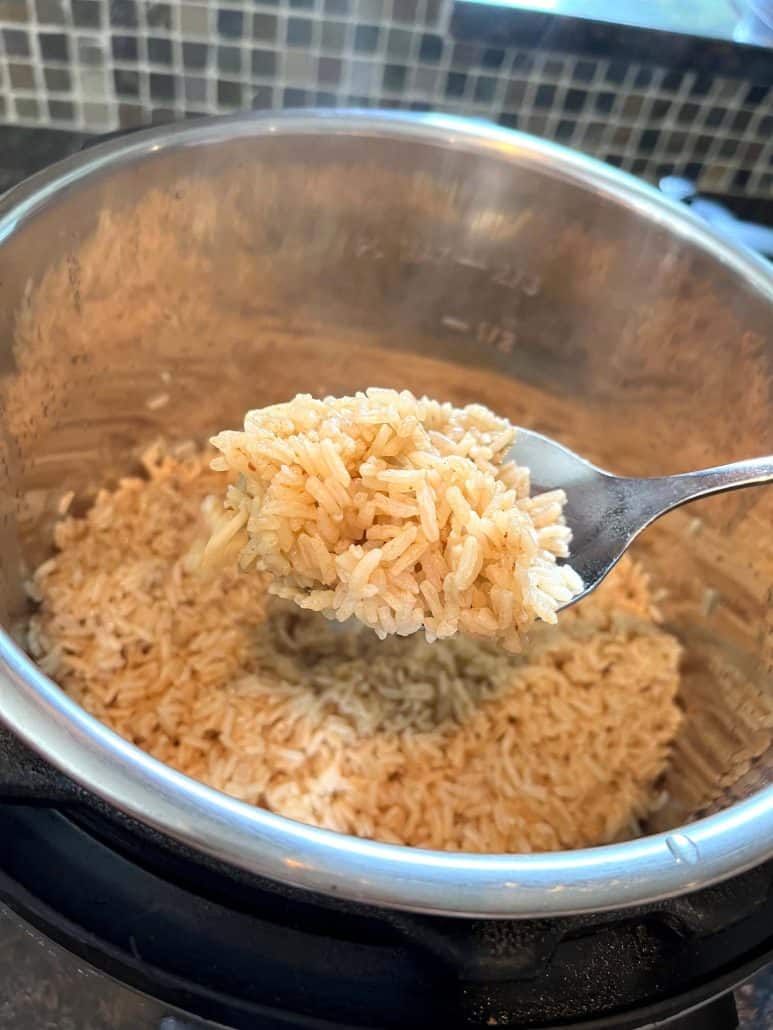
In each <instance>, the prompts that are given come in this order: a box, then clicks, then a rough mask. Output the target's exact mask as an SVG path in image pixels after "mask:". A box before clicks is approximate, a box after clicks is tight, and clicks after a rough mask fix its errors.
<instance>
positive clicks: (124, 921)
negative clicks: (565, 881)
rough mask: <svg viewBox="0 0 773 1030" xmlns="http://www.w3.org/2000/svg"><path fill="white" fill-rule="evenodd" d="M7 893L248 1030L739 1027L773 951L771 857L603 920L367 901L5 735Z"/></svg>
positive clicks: (2, 874)
mask: <svg viewBox="0 0 773 1030" xmlns="http://www.w3.org/2000/svg"><path fill="white" fill-rule="evenodd" d="M0 900H2V901H3V902H5V903H6V904H8V905H9V906H10V907H11V908H13V909H14V910H15V911H17V912H18V914H19V915H20V916H22V917H23V918H25V919H27V920H28V921H29V922H31V923H32V924H33V925H35V926H37V927H38V928H39V929H40V930H42V931H43V932H44V933H46V934H48V935H49V936H50V937H51V938H52V939H54V940H56V941H58V942H59V943H61V944H62V945H64V946H65V947H67V948H68V949H70V950H71V951H72V952H74V953H75V954H77V955H80V956H81V957H82V958H84V959H86V960H87V961H89V962H91V963H92V964H93V965H95V966H97V967H98V968H100V969H102V970H104V971H105V972H107V973H108V974H110V975H112V976H114V977H115V978H117V979H118V980H120V981H122V982H124V983H126V984H128V985H130V986H133V987H136V988H138V989H139V990H142V991H144V992H146V993H147V994H150V995H153V996H155V997H157V998H160V999H162V1000H164V1001H166V1002H168V1003H169V1004H174V1005H176V1006H178V1007H179V1008H182V1009H183V1010H185V1011H188V1012H191V1013H194V1014H196V1015H199V1016H201V1017H203V1018H206V1019H211V1020H215V1021H217V1022H219V1023H223V1024H226V1025H227V1026H232V1027H238V1028H244V1030H263V1028H266V1030H268V1028H280V1027H288V1028H290V1027H292V1028H295V1027H297V1028H301V1027H304V1028H319V1030H322V1028H343V1030H345V1028H364V1027H370V1028H378V1030H387V1028H397V1027H399V1028H400V1030H414V1028H415V1030H434V1028H436V1027H437V1028H441V1027H442V1028H452V1027H475V1026H510V1027H521V1028H534V1030H536V1028H540V1030H546V1028H558V1027H583V1028H586V1030H591V1028H593V1030H602V1028H607V1030H629V1028H630V1030H633V1028H635V1027H645V1026H653V1025H661V1026H669V1027H673V1028H674V1030H676V1028H679V1030H692V1028H695V1030H698V1028H700V1030H731V1028H733V1027H736V1026H737V1019H736V1014H735V1007H734V1004H733V1000H732V995H730V994H728V993H726V992H728V991H730V990H731V989H732V988H733V987H734V986H736V985H737V984H738V983H740V982H742V981H743V980H744V979H746V978H747V977H749V976H750V975H752V974H753V973H754V972H755V971H756V970H758V969H759V968H761V967H762V966H763V965H764V964H765V963H766V962H767V961H769V960H770V958H771V957H773V862H768V863H765V864H764V865H761V866H758V867H757V868H754V869H751V870H749V871H747V872H745V873H743V874H741V875H738V876H735V877H733V878H731V879H729V880H726V881H725V882H723V883H720V884H717V885H715V886H713V887H709V888H705V889H703V890H700V891H696V892H694V893H688V894H684V895H681V896H678V897H675V898H671V899H667V900H664V901H661V902H659V903H657V904H651V905H646V906H639V907H636V908H630V909H624V910H616V911H610V912H600V913H595V914H591V915H588V914H584V915H578V916H568V917H561V918H546V919H513V920H508V919H461V918H451V917H439V916H429V915H422V914H418V913H410V912H402V911H397V910H390V909H383V908H375V907H373V906H367V905H362V904H358V903H356V902H352V901H347V900H344V899H337V898H336V897H335V896H324V897H323V896H321V895H318V894H312V893H310V892H306V891H301V890H298V889H295V888H290V887H285V886H283V885H281V884H278V883H274V882H270V881H267V880H264V879H260V878H258V877H255V876H251V875H248V874H246V873H243V872H241V871H239V870H238V869H235V868H234V867H232V866H229V865H226V864H224V863H222V862H219V861H217V860H215V859H213V858H211V857H209V856H206V855H204V854H202V853H199V852H196V851H193V850H192V849H190V848H188V847H187V846H184V845H181V844H179V843H177V842H175V841H172V840H170V839H168V838H166V837H163V836H161V835H160V834H157V833H155V832H154V831H153V830H151V829H150V828H148V827H147V826H145V825H143V824H140V823H138V822H136V821H134V820H132V819H130V818H128V817H126V816H124V815H122V814H121V813H120V812H118V811H116V810H115V809H113V808H111V807H110V806H109V805H107V804H105V803H104V802H102V801H101V800H100V799H98V798H96V797H95V796H93V795H91V794H89V793H88V792H87V791H85V790H83V789H82V788H80V787H78V786H77V785H76V784H74V783H72V782H71V781H69V780H67V778H66V777H64V776H62V775H61V774H60V773H58V772H57V771H56V770H54V769H53V768H51V767H50V766H48V765H47V764H46V763H45V762H43V761H42V760H41V759H39V758H38V757H37V756H36V755H34V754H33V753H32V752H31V751H29V750H28V749H27V748H26V747H25V746H24V745H23V744H21V743H20V742H19V741H18V740H17V739H16V738H14V737H13V736H12V735H11V734H9V733H8V732H7V731H5V730H3V731H1V732H0ZM452 904H453V899H452V898H449V906H451V905H452ZM664 1021H665V1022H664Z"/></svg>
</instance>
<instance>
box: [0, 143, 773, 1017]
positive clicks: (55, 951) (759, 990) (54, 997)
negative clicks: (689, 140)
mask: <svg viewBox="0 0 773 1030" xmlns="http://www.w3.org/2000/svg"><path fill="white" fill-rule="evenodd" d="M90 138H93V137H88V136H86V135H84V134H81V133H74V132H66V131H59V130H53V129H31V128H22V127H15V126H0V192H2V191H4V190H6V189H9V188H10V187H11V186H13V185H14V184H15V183H16V182H18V181H19V180H21V179H23V178H24V177H25V176H27V175H31V174H33V173H34V172H36V171H38V170H40V169H41V168H44V167H45V166H47V165H49V164H51V163H52V162H54V161H57V160H59V159H61V158H63V157H66V156H67V155H68V154H71V153H74V152H77V151H78V150H80V149H81V147H82V146H83V145H84V143H85V142H86V141H88V140H89V139H90ZM720 199H726V198H720ZM729 206H731V207H734V209H735V211H736V214H738V215H740V216H741V217H743V218H746V219H748V220H755V221H759V222H763V223H769V222H770V221H771V212H770V209H769V208H770V205H769V204H767V203H762V202H761V204H760V206H758V207H756V208H755V207H754V203H753V201H751V200H749V199H748V198H747V199H746V200H745V202H744V206H743V207H742V208H740V209H739V208H738V207H737V206H734V205H733V204H732V203H731V204H730V205H729ZM736 1001H737V1005H738V1010H739V1016H740V1026H741V1028H742V1030H771V1028H773V967H768V969H767V970H766V971H765V972H763V973H761V974H759V975H758V976H757V977H756V978H755V979H754V980H753V981H752V982H750V983H748V984H746V985H745V986H743V987H741V988H739V989H738V991H737V992H736ZM207 1025H209V1026H212V1025H213V1024H207ZM696 1025H700V1024H696ZM204 1026H205V1024H203V1023H201V1022H200V1021H198V1020H195V1019H192V1018H191V1017H188V1016H185V1015H183V1014H182V1013H179V1012H175V1011H174V1010H172V1009H171V1008H169V1007H168V1006H165V1005H162V1004H161V1003H159V1002H156V1001H154V1000H151V999H147V998H144V997H142V996H140V995H138V994H136V993H135V992H133V991H131V990H129V989H127V988H125V987H122V986H119V985H118V984H116V983H115V982H114V981H112V980H110V979H109V978H107V977H105V976H103V975H101V974H98V973H96V971H95V970H94V969H92V968H91V967H90V966H88V965H87V964H86V963H85V962H83V961H81V960H80V959H76V958H74V957H73V956H71V955H69V954H68V953H67V952H65V951H64V950H63V949H62V948H60V947H59V946H58V945H56V944H53V943H52V942H50V941H48V940H46V939H45V938H43V937H41V936H40V934H38V933H37V931H34V930H32V929H31V928H30V927H28V926H27V925H26V924H25V923H23V922H21V921H20V920H19V919H18V917H17V916H16V915H15V914H13V913H11V912H10V911H9V910H8V909H6V908H5V907H4V906H3V905H2V904H0V1030H156V1028H157V1030H199V1028H202V1027H204Z"/></svg>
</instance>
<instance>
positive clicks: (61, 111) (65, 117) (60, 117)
mask: <svg viewBox="0 0 773 1030" xmlns="http://www.w3.org/2000/svg"><path fill="white" fill-rule="evenodd" d="M48 113H49V115H50V116H51V120H52V121H54V122H71V121H72V120H73V119H74V118H75V105H74V104H73V102H72V101H71V100H53V99H51V98H49V101H48Z"/></svg>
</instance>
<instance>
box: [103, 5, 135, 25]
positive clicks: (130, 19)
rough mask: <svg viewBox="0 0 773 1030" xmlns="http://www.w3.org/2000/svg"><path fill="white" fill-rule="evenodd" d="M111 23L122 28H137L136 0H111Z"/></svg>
mask: <svg viewBox="0 0 773 1030" xmlns="http://www.w3.org/2000/svg"><path fill="white" fill-rule="evenodd" d="M108 9H109V11H110V24H111V25H115V26H116V27H117V28H122V29H136V28H137V24H138V22H137V4H136V3H135V0H110V5H109V8H108Z"/></svg>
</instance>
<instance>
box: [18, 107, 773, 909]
mask: <svg viewBox="0 0 773 1030" xmlns="http://www.w3.org/2000/svg"><path fill="white" fill-rule="evenodd" d="M0 282H1V288H2V295H3V304H2V310H1V311H0V324H1V328H2V349H1V351H0V390H1V391H2V403H3V426H2V432H3V437H2V445H1V447H0V475H1V476H2V481H3V493H2V509H1V511H0V518H2V536H1V537H0V553H1V554H2V609H3V611H2V615H3V620H4V625H5V628H6V630H7V633H6V634H4V635H3V637H2V642H0V659H1V660H0V716H2V719H3V720H4V721H5V722H6V723H7V725H8V726H9V727H10V728H11V729H12V730H13V731H14V732H15V733H17V734H18V735H19V736H20V737H22V738H23V739H24V740H25V741H26V742H27V743H28V744H30V745H31V746H32V747H33V748H35V749H36V750H37V751H38V752H40V754H41V755H43V756H44V757H45V758H46V759H47V760H49V761H50V762H51V763H53V764H54V765H55V766H57V767H58V768H59V769H61V770H63V771H64V772H65V773H67V774H68V775H69V776H71V777H72V778H73V779H75V780H76V781H78V782H79V783H80V784H82V785H84V786H85V787H87V788H88V789H90V790H91V791H93V792H94V793H95V794H97V795H99V796H100V797H102V798H103V799H105V800H107V801H108V802H110V803H112V804H113V805H115V806H117V807H118V808H119V809H121V810H123V811H124V812H127V813H129V814H131V815H132V816H134V817H136V818H137V819H139V820H141V821H143V822H144V823H146V824H150V825H152V826H153V827H156V828H158V829H159V830H162V831H164V832H165V833H167V834H168V835H170V836H171V837H173V838H176V839H178V840H180V841H184V842H187V843H188V844H190V845H192V846H194V847H196V848H199V849H201V850H203V851H205V852H207V853H209V854H211V855H215V856H217V857H219V858H220V859H223V860H226V861H228V862H230V863H232V864H234V865H235V866H238V867H242V868H244V869H247V870H250V871H253V872H256V873H260V874H263V875H266V876H268V877H271V878H274V879H276V880H281V881H285V882H287V883H291V884H294V885H297V886H301V887H307V888H312V889H315V890H319V891H322V892H327V893H331V892H335V893H336V894H337V895H339V896H344V897H349V898H355V899H360V900H363V901H368V902H371V903H375V904H380V905H387V906H396V907H403V908H410V909H414V910H422V911H432V912H444V913H456V914H461V915H481V916H506V915H508V916H535V915H540V916H543V915H550V914H561V913H573V912H580V911H587V910H598V909H604V908H611V907H618V906H624V905H628V904H634V903H640V902H645V901H650V900H654V899H657V898H662V897H666V896H669V895H673V894H677V893H680V892H683V891H687V890H690V889H693V888H696V887H699V886H702V885H705V884H708V883H710V882H713V881H716V880H718V879H722V878H725V877H728V876H730V875H732V874H733V873H735V872H740V871H741V870H743V869H745V868H748V867H750V866H752V865H754V864H756V863H758V862H760V861H762V860H763V859H765V858H766V857H768V856H770V855H771V854H773V786H770V785H767V784H769V782H770V780H771V778H772V777H771V767H772V766H773V758H772V755H773V751H772V750H771V739H772V738H773V690H771V679H770V673H771V654H772V647H771V645H772V644H773V632H771V629H772V626H771V583H772V582H773V580H772V578H771V569H772V568H773V539H771V532H770V527H771V521H772V520H771V515H772V514H773V503H771V502H772V501H773V498H772V497H771V491H764V490H757V491H750V492H740V493H736V494H732V495H728V496H726V497H719V498H714V499H710V500H706V501H704V502H701V503H700V504H698V505H695V506H692V507H690V508H689V509H685V510H683V511H679V512H675V513H673V514H672V515H670V516H668V517H667V518H666V519H665V520H664V521H663V522H662V523H660V524H659V525H658V526H657V527H655V528H654V529H653V530H651V531H650V532H649V533H648V534H647V535H646V536H645V537H644V539H643V541H642V544H641V547H640V548H639V554H640V556H641V557H642V558H643V560H645V561H646V562H647V564H648V566H649V567H650V568H651V570H652V572H653V574H654V575H656V576H657V579H658V583H659V584H661V585H662V586H663V588H664V590H665V595H664V596H663V597H662V601H661V605H662V609H663V611H664V614H665V617H666V622H667V625H668V626H669V628H671V629H672V630H673V632H674V633H676V634H677V635H678V636H679V637H680V639H681V640H682V642H683V644H684V648H685V661H684V686H683V703H684V706H685V710H686V713H687V718H686V720H685V729H684V731H683V732H682V733H681V734H680V737H679V739H678V740H677V742H676V744H675V748H674V759H673V763H672V768H671V770H670V772H669V774H668V776H667V777H666V780H665V783H664V789H665V791H666V793H665V795H664V796H665V797H666V798H667V801H666V803H665V804H664V805H663V806H662V807H661V809H660V810H659V811H658V812H657V813H656V814H655V815H654V816H653V818H652V820H651V823H650V826H649V828H648V829H649V831H650V835H649V836H645V837H642V838H640V839H637V840H632V841H628V842H624V843H619V844H614V845H609V846H605V847H601V848H595V849H591V850H583V851H576V852H571V853H562V854H543V855H526V856H479V855H462V854H447V853H440V852H426V851H418V850H412V849H409V848H401V847H395V846H389V845H382V844H377V843H374V842H371V841H365V840H359V839H355V838H351V837H346V836H343V835H338V834H335V833H330V832H327V831H323V830H317V829H314V828H311V827H308V826H304V825H300V824H298V823H294V822H292V821H290V820H288V819H284V818H281V817H279V816H275V815H273V814H270V813H268V812H265V811H262V810H259V809H253V808H250V807H248V806H247V805H245V804H242V803H240V802H237V801H234V800H231V799H229V798H227V797H225V796H224V795H221V794H219V793H217V792H215V791H213V790H210V789H208V788H206V787H203V786H201V785H200V784H198V783H195V782H193V781H191V780H189V779H187V778H186V777H184V776H181V775H179V774H177V773H175V772H173V771H171V770H170V769H168V768H166V767H165V766H163V765H161V764H160V763H158V762H156V761H155V760H153V759H151V758H149V757H148V756H147V755H145V754H143V753H142V752H140V751H139V750H137V749H136V748H135V747H133V746H132V745H130V744H128V743H126V742H125V741H123V740H121V739H119V738H118V737H117V736H115V735H114V734H113V733H111V732H110V731H108V730H107V729H106V728H104V727H103V726H101V725H99V724H98V723H96V722H95V721H94V720H93V719H92V718H91V717H90V716H88V715H87V714H85V712H84V711H82V710H81V709H80V708H79V707H78V706H77V705H76V704H74V703H73V702H72V701H70V700H69V699H68V698H67V697H66V696H64V694H63V693H62V692H61V691H60V690H59V689H58V688H57V687H56V685H55V684H54V683H52V682H51V681H50V680H49V679H47V678H46V676H45V675H43V673H42V672H41V671H40V670H39V669H37V668H36V667H35V665H34V664H33V663H32V662H31V661H30V660H29V659H28V658H27V657H26V655H25V654H24V652H23V650H22V649H21V648H20V647H19V646H17V644H15V643H14V642H13V636H14V634H15V635H16V639H17V640H22V637H21V636H20V632H21V631H20V628H19V627H20V626H21V625H22V624H23V592H22V590H21V583H22V582H23V576H24V570H25V568H29V566H30V564H32V563H36V562H38V561H39V560H41V558H42V557H44V556H45V555H46V554H47V553H49V552H50V547H51V545H50V531H51V525H52V521H53V519H54V518H55V517H56V506H57V503H58V500H59V498H60V496H61V495H62V494H63V493H64V492H66V491H70V490H74V491H75V492H76V504H77V503H84V502H85V501H86V500H87V499H88V496H89V493H90V491H93V489H94V488H95V486H96V485H97V484H99V483H100V482H103V481H105V479H108V480H109V479H110V478H111V477H114V476H115V475H118V474H120V473H123V472H126V471H127V469H130V468H131V467H132V465H133V463H134V461H135V460H136V454H137V451H138V449H139V448H140V447H141V446H142V445H143V444H146V443H148V442H149V441H151V440H152V439H153V438H155V437H156V436H158V435H159V433H164V434H166V435H167V436H168V437H172V438H189V437H191V436H195V437H198V438H203V437H205V436H206V435H208V434H209V433H211V432H212V431H214V430H216V429H219V428H222V427H224V426H228V425H232V426H235V425H237V424H238V422H239V419H240V416H241V414H242V413H243V412H244V410H245V409H247V408H248V407H255V406H258V405H260V404H264V403H270V402H273V401H277V400H279V399H283V398H286V397H288V396H291V395H292V394H294V393H296V392H298V391H310V392H314V393H320V392H328V391H329V392H351V391H352V390H354V389H357V388H362V387H365V386H367V385H375V384H380V385H392V386H398V387H404V386H405V387H409V388H412V389H413V390H418V391H426V392H428V393H430V394H433V395H436V396H438V397H443V398H448V399H451V400H454V401H456V402H468V401H471V400H478V401H482V402H484V403H487V404H489V405H490V406H491V407H493V408H495V409H496V410H497V411H499V412H500V413H502V414H505V415H508V416H509V417H510V418H511V419H513V421H516V422H521V423H527V422H528V424H529V425H531V426H532V427H533V428H536V429H538V430H542V431H545V432H548V433H550V434H552V435H555V436H557V437H558V438H560V439H563V440H564V441H565V442H566V443H568V444H569V445H570V446H573V447H575V448H576V449H577V450H579V451H580V452H581V453H584V454H587V455H588V456H590V457H591V458H593V459H595V460H596V461H598V462H600V463H602V464H605V465H607V466H609V467H611V468H613V469H615V470H617V471H620V472H625V473H632V474H662V473H668V472H677V471H683V470H686V469H691V468H695V467H699V466H701V465H707V464H712V463H718V462H725V461H732V460H734V459H739V458H745V457H750V456H753V455H757V454H763V453H770V452H771V451H773V418H771V398H770V388H771V381H772V376H771V371H772V370H773V346H771V321H772V318H771V316H772V315H773V277H772V276H771V273H770V269H769V268H768V267H767V266H765V265H763V264H762V263H761V262H759V261H757V260H756V259H754V258H753V257H751V256H747V255H746V254H742V253H740V252H739V251H736V250H734V249H733V248H732V247H730V246H729V245H728V244H726V243H724V242H723V241H721V240H720V239H719V238H717V237H716V236H714V235H712V233H711V232H710V231H709V230H707V229H706V228H704V227H703V226H702V225H701V224H699V223H698V222H697V221H696V220H694V219H693V217H692V216H691V215H690V214H689V212H687V211H684V210H682V209H681V208H678V207H676V206H674V205H672V204H670V203H669V202H667V201H665V200H664V199H662V198H661V197H660V196H659V195H657V194H656V193H655V192H654V191H653V190H651V189H649V188H648V187H646V186H644V185H642V184H641V183H639V182H637V181H635V180H634V179H631V178H628V177H627V176H625V175H623V174H620V173H618V172H616V171H614V170H612V169H610V168H607V167H606V166H604V165H601V164H598V163H596V162H594V161H592V160H589V159H586V158H584V157H580V156H578V155H576V154H574V153H571V152H570V151H566V150H563V149H561V148H560V147H555V146H551V145H549V144H547V143H543V142H540V141H538V140H535V139H530V138H529V137H526V136H520V135H517V134H514V133H509V132H503V131H499V130H496V129H493V128H484V127H481V126H478V125H475V124H473V123H465V122H463V121H457V120H454V119H449V118H444V117H440V116H438V117H435V116H432V117H424V116H422V117H405V116H397V115H383V114H367V115H366V114H357V113H351V114H347V113H340V114H298V115H295V116H281V117H268V118H256V117H251V116H244V117H238V118H235V119H229V120H220V121H208V122H197V123H195V124H192V125H180V126H176V127H174V128H163V129H157V130H151V131H149V132H145V133H142V134H141V135H138V136H134V137H130V138H129V139H127V140H118V141H115V142H112V143H108V144H105V145H103V146H101V147H97V148H96V149H94V150H91V151H89V152H87V153H85V154H82V155H80V156H78V157H75V158H73V159H71V160H69V161H66V162H64V163H62V164H60V165H58V166H57V167H56V168H54V169H52V170H50V171H47V172H44V173H42V174H41V175H38V176H36V177H34V178H33V179H31V180H29V181H28V182H27V183H25V184H24V185H22V186H20V187H19V188H17V189H16V190H14V191H12V192H11V193H10V194H8V195H7V196H6V197H5V198H4V200H3V201H2V202H1V203H0Z"/></svg>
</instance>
